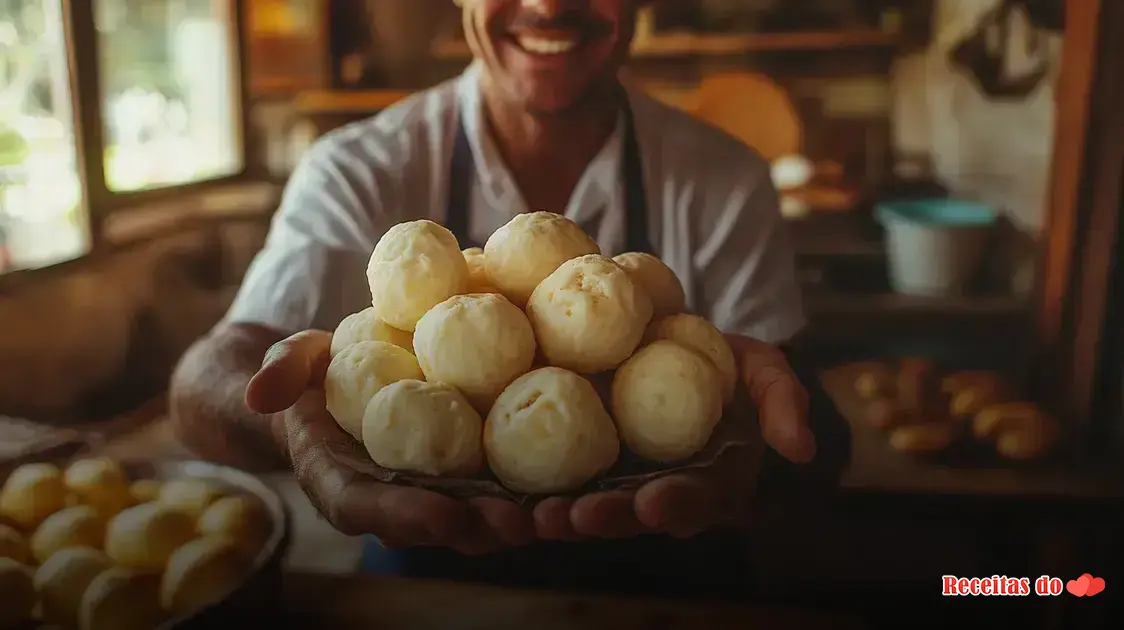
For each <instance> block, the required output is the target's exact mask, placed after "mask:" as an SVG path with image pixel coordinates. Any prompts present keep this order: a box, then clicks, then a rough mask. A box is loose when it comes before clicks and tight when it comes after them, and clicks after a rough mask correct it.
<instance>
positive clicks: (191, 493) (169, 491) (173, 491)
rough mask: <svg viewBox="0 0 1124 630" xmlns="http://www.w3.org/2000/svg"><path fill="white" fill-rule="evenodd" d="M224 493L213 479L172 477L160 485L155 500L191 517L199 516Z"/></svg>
mask: <svg viewBox="0 0 1124 630" xmlns="http://www.w3.org/2000/svg"><path fill="white" fill-rule="evenodd" d="M224 494H225V492H223V489H222V488H221V487H220V486H219V485H218V484H216V483H215V482H213V481H210V480H208V479H199V478H195V477H181V478H179V479H172V480H170V481H167V482H165V483H164V484H163V485H162V486H160V493H159V494H158V495H157V497H156V500H157V502H158V503H160V505H163V506H164V507H166V508H170V509H173V510H177V511H179V512H183V513H184V514H187V515H188V516H190V517H191V518H192V519H197V518H199V516H200V515H202V514H203V511H204V510H206V509H207V508H208V507H210V505H211V504H212V503H214V502H215V501H218V500H219V499H220V498H222V496H223V495H224Z"/></svg>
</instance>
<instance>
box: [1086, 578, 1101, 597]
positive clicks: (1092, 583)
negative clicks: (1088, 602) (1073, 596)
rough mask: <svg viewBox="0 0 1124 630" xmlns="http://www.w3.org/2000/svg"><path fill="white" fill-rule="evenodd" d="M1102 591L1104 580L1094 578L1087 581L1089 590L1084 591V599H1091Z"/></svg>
mask: <svg viewBox="0 0 1124 630" xmlns="http://www.w3.org/2000/svg"><path fill="white" fill-rule="evenodd" d="M1103 590H1104V578H1099V577H1095V578H1093V579H1091V580H1089V588H1088V590H1086V591H1085V597H1092V596H1094V595H1096V594H1097V593H1099V592H1101V591H1103Z"/></svg>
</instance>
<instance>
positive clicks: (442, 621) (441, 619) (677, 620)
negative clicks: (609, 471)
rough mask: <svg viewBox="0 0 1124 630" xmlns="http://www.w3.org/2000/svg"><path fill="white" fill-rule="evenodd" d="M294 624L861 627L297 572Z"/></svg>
mask: <svg viewBox="0 0 1124 630" xmlns="http://www.w3.org/2000/svg"><path fill="white" fill-rule="evenodd" d="M285 605H286V617H287V618H288V619H289V621H290V622H292V623H293V627H315V626H313V625H311V624H324V627H331V628H338V629H340V630H344V629H348V628H356V629H360V628H362V629H367V628H380V629H381V630H423V629H424V630H429V629H433V630H437V629H441V630H452V629H454V628H456V629H470V628H481V629H484V628H487V630H507V629H511V630H524V629H526V628H535V629H537V630H571V629H572V630H579V629H580V630H601V629H606V630H608V629H610V628H611V629H613V630H618V629H625V628H627V629H636V630H647V629H651V630H696V629H698V628H708V629H717V630H721V629H724V628H729V629H730V630H734V629H737V630H743V629H746V628H754V629H755V630H789V629H791V630H844V629H847V630H851V629H854V630H860V629H862V628H865V627H866V626H865V625H864V624H862V623H860V622H858V621H856V620H851V619H845V618H842V617H840V616H838V615H834V614H825V613H812V612H797V611H791V610H779V609H765V608H758V607H735V606H719V605H700V604H686V603H677V602H668V601H644V600H626V599H619V598H602V597H592V596H574V595H565V594H559V593H552V592H545V591H522V590H515V589H506V588H495V587H489V586H479V585H470V584H456V583H445V582H423V581H415V580H392V579H379V578H361V577H356V576H329V575H311V574H289V575H287V576H286V582H285Z"/></svg>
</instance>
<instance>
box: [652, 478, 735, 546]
mask: <svg viewBox="0 0 1124 630" xmlns="http://www.w3.org/2000/svg"><path fill="white" fill-rule="evenodd" d="M719 506H720V501H719V500H718V497H717V495H716V485H715V484H713V483H708V482H707V480H706V479H705V478H704V476H703V475H702V474H694V473H684V474H679V475H670V476H668V477H663V478H660V479H656V480H655V481H652V482H651V483H648V484H645V485H644V486H643V487H642V488H640V490H638V491H637V492H636V500H635V511H636V516H637V518H638V519H639V520H640V522H641V523H643V524H644V526H645V527H647V528H649V529H651V530H654V531H659V532H664V533H667V534H670V535H672V536H675V537H678V538H689V537H691V536H695V535H697V534H699V533H701V532H704V531H706V530H708V529H711V528H713V527H715V526H716V525H718V524H719V523H720V522H721V520H722V516H723V515H722V514H721V512H720V509H719Z"/></svg>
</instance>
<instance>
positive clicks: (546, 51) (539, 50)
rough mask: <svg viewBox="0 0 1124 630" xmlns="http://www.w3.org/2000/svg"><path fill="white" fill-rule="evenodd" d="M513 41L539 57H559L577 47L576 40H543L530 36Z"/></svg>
mask: <svg viewBox="0 0 1124 630" xmlns="http://www.w3.org/2000/svg"><path fill="white" fill-rule="evenodd" d="M515 41H516V42H517V43H518V44H519V46H520V47H521V48H522V49H523V50H526V51H528V52H533V53H536V54H540V55H559V54H562V53H565V52H569V51H571V50H573V49H574V47H575V46H577V45H578V41H577V40H576V39H543V38H541V37H532V36H530V35H520V36H518V37H516V38H515Z"/></svg>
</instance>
